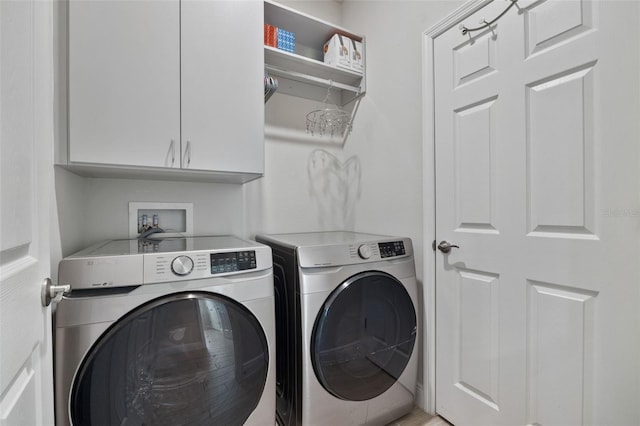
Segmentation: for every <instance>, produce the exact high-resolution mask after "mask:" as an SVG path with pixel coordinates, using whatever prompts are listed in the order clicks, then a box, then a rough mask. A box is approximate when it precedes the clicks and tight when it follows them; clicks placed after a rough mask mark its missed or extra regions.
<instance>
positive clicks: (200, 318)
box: [54, 236, 275, 426]
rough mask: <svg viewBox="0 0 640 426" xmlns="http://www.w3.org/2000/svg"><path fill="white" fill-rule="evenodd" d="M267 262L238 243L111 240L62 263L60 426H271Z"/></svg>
mask: <svg viewBox="0 0 640 426" xmlns="http://www.w3.org/2000/svg"><path fill="white" fill-rule="evenodd" d="M271 265H272V264H271V250H270V249H269V247H266V246H264V245H262V244H258V243H255V242H252V241H244V240H240V239H238V238H235V237H229V236H221V237H190V238H171V239H163V240H156V241H138V240H111V241H107V242H105V243H101V244H98V245H96V246H93V247H90V248H89V249H86V250H83V251H81V252H78V253H76V254H75V255H72V256H69V257H66V258H65V259H63V260H62V261H61V262H60V265H59V281H60V282H63V283H65V284H70V285H71V291H70V292H69V293H67V294H65V296H64V297H63V299H62V300H61V301H60V303H59V304H58V306H57V310H56V313H55V348H54V358H55V359H54V364H55V401H56V402H55V415H56V425H57V426H67V425H75V426H80V425H82V426H91V425H93V426H96V425H154V426H158V425H167V426H176V425H215V424H219V425H243V424H245V425H268V426H272V425H273V424H274V421H275V324H274V298H273V275H272V266H271Z"/></svg>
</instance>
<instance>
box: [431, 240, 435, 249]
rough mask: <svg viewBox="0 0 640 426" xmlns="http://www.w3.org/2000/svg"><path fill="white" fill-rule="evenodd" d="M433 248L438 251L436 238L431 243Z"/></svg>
mask: <svg viewBox="0 0 640 426" xmlns="http://www.w3.org/2000/svg"><path fill="white" fill-rule="evenodd" d="M431 248H432V249H433V251H436V240H433V242H432V243H431Z"/></svg>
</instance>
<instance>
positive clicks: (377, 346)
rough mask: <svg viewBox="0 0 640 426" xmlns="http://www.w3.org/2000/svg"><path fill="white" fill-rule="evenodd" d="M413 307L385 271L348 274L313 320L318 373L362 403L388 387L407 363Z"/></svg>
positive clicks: (342, 395) (341, 392)
mask: <svg viewBox="0 0 640 426" xmlns="http://www.w3.org/2000/svg"><path fill="white" fill-rule="evenodd" d="M415 340H416V311H415V308H414V306H413V303H412V301H411V297H410V296H409V293H408V292H407V290H406V289H405V288H404V285H402V283H401V282H400V281H398V280H397V279H396V278H394V277H393V276H391V275H389V274H386V273H384V272H378V271H368V272H363V273H360V274H357V275H354V276H353V277H351V278H349V279H348V280H347V281H345V282H344V283H342V284H341V285H340V286H339V287H338V288H337V289H336V290H334V291H333V293H331V295H330V296H329V297H328V298H327V301H326V302H325V304H324V305H323V307H322V309H321V310H320V314H319V315H318V317H317V318H316V322H315V324H314V327H313V334H312V337H311V357H312V364H313V368H314V371H315V373H316V376H317V378H318V380H319V381H320V383H321V384H322V385H323V386H324V388H325V389H326V390H327V391H328V392H330V393H332V394H333V395H335V396H337V397H338V398H341V399H345V400H350V401H364V400H367V399H371V398H374V397H376V396H378V395H380V394H382V393H383V392H385V391H386V390H387V389H389V388H390V387H391V386H392V385H393V384H394V383H395V382H396V380H398V378H399V377H400V375H401V374H402V372H403V371H404V369H405V367H406V366H407V364H408V362H409V358H410V357H411V353H412V351H413V347H414V344H415Z"/></svg>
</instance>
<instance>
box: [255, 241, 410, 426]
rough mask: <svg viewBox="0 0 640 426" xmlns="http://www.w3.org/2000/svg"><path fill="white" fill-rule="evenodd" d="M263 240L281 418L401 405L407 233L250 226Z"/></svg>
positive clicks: (335, 417)
mask: <svg viewBox="0 0 640 426" xmlns="http://www.w3.org/2000/svg"><path fill="white" fill-rule="evenodd" d="M256 240H257V241H259V242H261V243H264V244H267V245H269V246H270V247H271V249H272V253H273V267H274V285H275V299H276V357H277V361H276V412H277V419H278V423H279V424H280V425H285V426H291V425H301V424H302V425H305V426H316V425H364V424H367V425H384V424H386V423H388V422H390V421H392V420H394V419H397V418H399V417H401V416H402V415H404V414H406V413H408V412H410V411H411V410H412V408H413V405H414V398H415V390H416V380H417V372H418V370H417V369H418V345H417V344H416V339H417V335H418V334H417V333H418V321H417V318H418V315H417V310H418V295H417V282H416V272H415V264H414V258H413V247H412V243H411V240H410V239H409V238H401V237H389V236H381V235H372V234H361V233H352V232H317V233H301V234H278V235H275V234H271V235H258V236H257V237H256Z"/></svg>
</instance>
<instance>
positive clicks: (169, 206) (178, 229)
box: [129, 201, 193, 238]
mask: <svg viewBox="0 0 640 426" xmlns="http://www.w3.org/2000/svg"><path fill="white" fill-rule="evenodd" d="M154 228H159V229H162V230H163V231H164V232H158V233H153V237H154V238H166V237H182V236H192V235H193V204H192V203H154V202H134V201H131V202H130V203H129V237H130V238H135V237H137V236H139V235H140V234H141V233H142V232H144V231H148V230H151V229H154Z"/></svg>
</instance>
